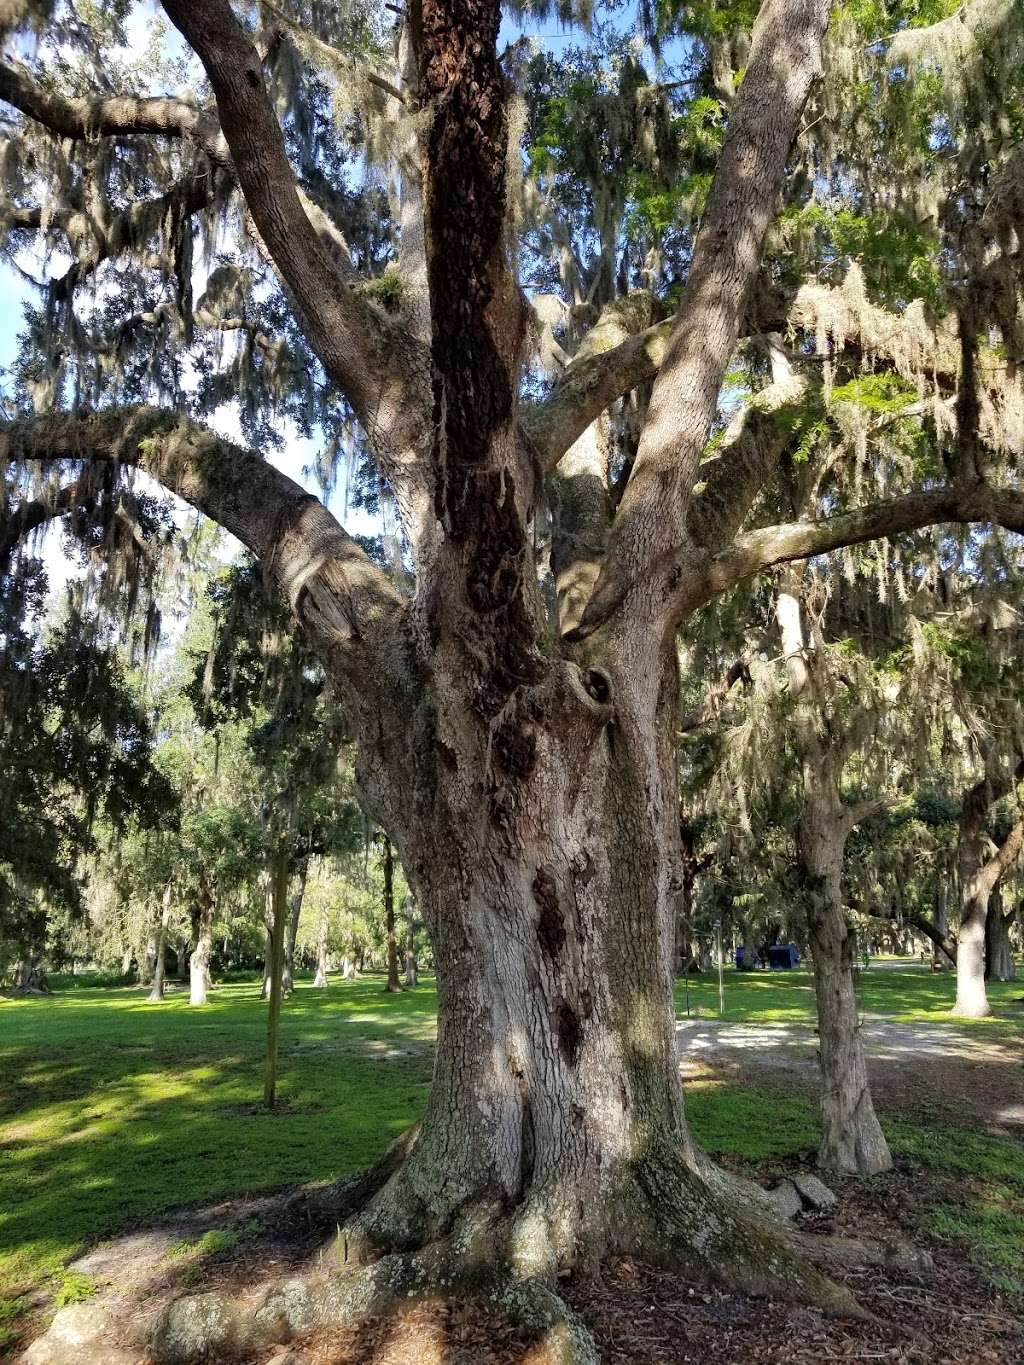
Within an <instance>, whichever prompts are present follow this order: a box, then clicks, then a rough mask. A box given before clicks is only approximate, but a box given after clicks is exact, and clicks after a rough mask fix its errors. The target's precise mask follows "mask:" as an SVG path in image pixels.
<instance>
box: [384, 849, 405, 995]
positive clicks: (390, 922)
mask: <svg viewBox="0 0 1024 1365" xmlns="http://www.w3.org/2000/svg"><path fill="white" fill-rule="evenodd" d="M384 932H385V934H386V936H387V953H388V979H387V982H386V983H385V986H384V989H385V990H386V991H400V990H401V989H402V982H401V980H400V979H399V975H398V935H397V933H396V932H395V855H394V851H393V850H392V847H391V840H390V839H389V838H388V837H387V836H386V835H385V837H384Z"/></svg>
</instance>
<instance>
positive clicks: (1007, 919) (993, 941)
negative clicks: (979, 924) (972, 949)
mask: <svg viewBox="0 0 1024 1365" xmlns="http://www.w3.org/2000/svg"><path fill="white" fill-rule="evenodd" d="M1015 915H1016V911H1014V910H1011V911H1010V913H1009V914H1004V913H1003V898H1002V895H1001V894H1000V891H999V888H998V887H997V888H996V890H995V892H994V893H993V895H992V899H991V900H990V901H989V906H988V918H987V920H986V922H985V976H986V978H987V979H988V980H989V981H1015V980H1016V976H1017V973H1016V968H1015V967H1014V963H1013V949H1012V947H1011V945H1010V925H1011V924H1012V923H1013V920H1014V917H1015Z"/></svg>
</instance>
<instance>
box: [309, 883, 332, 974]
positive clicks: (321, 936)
mask: <svg viewBox="0 0 1024 1365" xmlns="http://www.w3.org/2000/svg"><path fill="white" fill-rule="evenodd" d="M329 928H330V916H329V914H328V910H327V902H326V901H324V902H323V904H322V906H321V907H320V920H319V922H318V924H317V935H316V976H315V977H314V978H313V986H314V988H323V987H324V986H327V985H329V984H330V983H329V982H328V980H327V939H328V930H329Z"/></svg>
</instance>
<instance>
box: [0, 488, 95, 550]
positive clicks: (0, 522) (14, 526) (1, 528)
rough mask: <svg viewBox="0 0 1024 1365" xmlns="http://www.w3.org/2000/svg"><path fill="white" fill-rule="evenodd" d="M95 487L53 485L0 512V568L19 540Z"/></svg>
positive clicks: (76, 504)
mask: <svg viewBox="0 0 1024 1365" xmlns="http://www.w3.org/2000/svg"><path fill="white" fill-rule="evenodd" d="M94 491H95V490H93V489H90V488H88V487H81V486H80V485H79V484H77V483H72V484H65V486H64V487H63V488H56V489H54V491H53V492H52V493H51V494H49V495H48V496H47V497H42V498H33V499H32V500H31V501H30V502H22V503H18V505H17V506H16V507H13V508H11V510H10V511H9V512H7V513H6V514H0V570H2V569H4V568H6V566H7V562H8V560H9V559H10V557H11V555H12V554H13V553H14V550H15V549H16V547H17V546H18V545H19V544H20V543H21V541H23V540H25V539H27V537H29V536H30V535H31V534H32V533H33V531H38V530H39V529H40V528H41V527H43V526H46V525H47V524H48V523H49V522H51V521H57V520H59V518H61V517H63V516H66V515H67V514H68V512H71V511H74V509H75V508H76V507H79V506H81V505H82V503H83V501H84V500H86V499H88V498H89V497H91V496H92V494H93V492H94Z"/></svg>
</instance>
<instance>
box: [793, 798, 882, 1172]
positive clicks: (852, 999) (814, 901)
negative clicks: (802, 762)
mask: <svg viewBox="0 0 1024 1365" xmlns="http://www.w3.org/2000/svg"><path fill="white" fill-rule="evenodd" d="M806 791H807V786H806V783H805V793H806ZM805 803H806V804H805V810H804V815H803V818H802V820H801V823H800V830H799V836H798V840H799V848H800V861H801V865H802V866H801V871H802V874H803V878H804V885H805V895H806V900H807V928H808V935H809V939H810V946H811V953H812V955H813V957H814V994H815V999H816V1001H817V1006H818V1038H819V1056H820V1060H821V1079H822V1091H821V1123H822V1135H821V1146H820V1148H819V1149H818V1164H819V1165H820V1166H823V1167H825V1168H826V1169H828V1170H834V1171H840V1172H846V1173H850V1174H855V1175H877V1174H878V1173H879V1172H880V1171H888V1170H890V1169H891V1168H892V1157H891V1156H890V1154H889V1147H888V1144H887V1142H886V1140H885V1136H884V1134H883V1133H882V1129H881V1125H880V1124H879V1122H878V1116H877V1115H876V1113H875V1106H874V1103H873V1101H872V1099H871V1091H870V1089H869V1088H868V1074H867V1065H866V1062H865V1060H864V1046H863V1043H862V1042H861V1036H860V1022H859V1019H858V1008H857V996H856V991H855V988H854V982H855V976H854V968H855V954H856V941H855V936H854V932H853V929H852V927H851V926H850V923H849V921H848V919H847V916H846V914H845V911H844V908H843V903H842V885H841V883H842V871H843V848H844V844H845V841H846V836H845V830H844V828H843V826H842V824H841V823H840V822H841V819H842V814H841V811H837V812H835V814H834V817H833V818H830V816H832V815H833V813H832V812H831V811H830V809H829V806H828V805H827V804H826V803H825V802H824V801H822V802H820V803H819V802H816V801H814V799H813V798H811V799H807V797H806V795H805Z"/></svg>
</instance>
